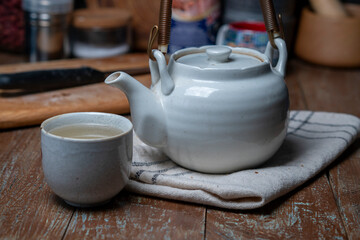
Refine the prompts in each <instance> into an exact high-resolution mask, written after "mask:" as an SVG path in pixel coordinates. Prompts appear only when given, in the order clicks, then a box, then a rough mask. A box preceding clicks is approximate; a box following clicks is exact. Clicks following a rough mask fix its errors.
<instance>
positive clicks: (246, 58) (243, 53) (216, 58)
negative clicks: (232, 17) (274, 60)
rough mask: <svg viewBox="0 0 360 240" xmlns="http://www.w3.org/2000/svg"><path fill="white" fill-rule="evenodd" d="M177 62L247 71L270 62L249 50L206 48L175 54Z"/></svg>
mask: <svg viewBox="0 0 360 240" xmlns="http://www.w3.org/2000/svg"><path fill="white" fill-rule="evenodd" d="M174 55H175V56H174V59H175V60H176V62H178V63H181V64H185V65H189V66H193V67H198V68H201V69H229V70H230V69H238V70H241V69H245V68H250V67H255V66H258V65H262V64H263V63H264V62H268V60H267V58H266V57H265V55H263V54H261V53H259V52H258V51H255V50H252V49H247V48H231V47H227V46H218V45H216V46H204V47H201V48H188V49H184V50H180V51H178V52H176V53H174Z"/></svg>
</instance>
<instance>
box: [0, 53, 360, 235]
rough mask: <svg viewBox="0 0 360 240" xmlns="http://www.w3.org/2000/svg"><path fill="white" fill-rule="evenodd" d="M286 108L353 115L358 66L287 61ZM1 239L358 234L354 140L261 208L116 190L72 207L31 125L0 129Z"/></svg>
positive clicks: (357, 110) (359, 171) (358, 150)
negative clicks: (54, 188) (53, 180)
mask: <svg viewBox="0 0 360 240" xmlns="http://www.w3.org/2000/svg"><path fill="white" fill-rule="evenodd" d="M286 81H287V84H288V87H289V91H290V97H291V109H296V110H304V109H308V110H314V111H331V112H344V113H350V114H353V115H356V116H358V117H360V107H359V106H360V69H331V68H326V67H319V66H314V65H310V64H308V63H305V62H302V61H300V60H297V59H292V60H290V61H289V64H288V72H287V77H286ZM0 238H1V239H13V238H14V239H84V238H97V239H254V238H261V239H284V238H295V239H360V140H357V141H356V142H355V143H354V144H352V146H351V147H350V148H349V149H348V150H347V151H346V152H345V153H344V154H342V155H341V156H340V157H339V158H338V159H337V160H336V161H335V162H334V163H333V164H332V165H331V166H330V167H328V168H327V169H326V170H325V171H323V172H321V173H320V174H319V175H318V176H317V177H315V178H314V179H311V180H310V181H308V182H307V183H306V184H305V185H303V186H301V187H299V188H297V189H295V190H294V191H292V192H291V193H289V194H287V195H285V196H283V197H281V198H279V199H276V200H274V201H273V202H271V203H270V204H268V205H266V206H265V207H263V208H260V209H256V210H251V211H250V210H249V211H230V210H226V209H219V208H214V207H208V206H203V205H197V204H191V203H184V202H178V201H169V200H163V199H158V198H153V197H147V196H140V195H135V194H132V193H129V192H125V191H123V192H121V193H120V194H119V195H118V196H117V197H115V199H114V200H113V201H112V202H111V203H110V204H109V205H107V206H104V207H100V208H93V209H78V208H73V207H70V206H68V205H66V204H65V203H64V202H63V201H62V200H61V199H59V198H58V197H56V196H55V195H54V194H53V193H52V192H51V191H50V189H49V187H48V186H47V184H46V183H45V181H44V175H43V172H42V169H41V154H40V132H39V127H38V126H36V127H24V128H19V129H12V130H1V132H0Z"/></svg>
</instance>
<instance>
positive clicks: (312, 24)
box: [295, 4, 360, 67]
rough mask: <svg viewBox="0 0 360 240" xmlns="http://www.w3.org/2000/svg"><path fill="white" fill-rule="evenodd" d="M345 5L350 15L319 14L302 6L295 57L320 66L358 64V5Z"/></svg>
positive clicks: (359, 63)
mask: <svg viewBox="0 0 360 240" xmlns="http://www.w3.org/2000/svg"><path fill="white" fill-rule="evenodd" d="M345 6H346V9H347V10H348V12H349V13H350V15H351V16H348V17H333V16H323V15H321V14H316V13H314V12H312V11H311V10H310V9H309V8H304V9H303V11H302V14H301V19H300V23H299V29H298V34H297V39H296V43H295V54H296V55H297V56H298V57H300V58H302V59H304V60H306V61H308V62H311V63H315V64H319V65H324V66H331V67H359V66H360V54H359V53H360V44H359V43H360V5H356V4H347V5H345Z"/></svg>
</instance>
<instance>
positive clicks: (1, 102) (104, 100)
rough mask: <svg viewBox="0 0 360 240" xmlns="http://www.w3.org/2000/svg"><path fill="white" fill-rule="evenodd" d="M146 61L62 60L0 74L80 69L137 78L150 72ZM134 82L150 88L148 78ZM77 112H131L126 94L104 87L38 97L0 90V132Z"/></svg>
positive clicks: (6, 68)
mask: <svg viewBox="0 0 360 240" xmlns="http://www.w3.org/2000/svg"><path fill="white" fill-rule="evenodd" d="M148 61H149V60H148V57H147V55H146V54H142V53H133V54H126V55H122V56H118V57H112V58H103V59H65V60H56V61H49V62H39V63H22V64H10V65H2V66H0V74H1V73H13V72H19V71H30V70H37V69H58V68H76V67H81V66H89V67H93V68H96V69H98V70H100V71H104V72H106V71H116V70H120V69H121V70H122V71H125V72H129V73H131V72H132V73H139V74H140V73H146V72H149V67H148ZM137 79H138V80H139V81H140V82H141V83H142V84H144V85H146V86H148V87H149V86H150V75H148V74H144V75H141V76H140V77H137ZM104 80H105V75H104ZM76 111H78V112H79V111H81V112H84V111H98V112H110V113H118V114H126V113H129V111H130V108H129V103H128V101H127V98H126V96H125V94H124V93H122V92H121V91H120V90H118V89H115V88H113V87H110V86H107V85H106V84H105V83H96V84H89V85H85V86H80V87H74V88H65V89H58V90H53V91H47V92H38V93H26V92H25V93H22V92H20V93H19V92H12V91H10V92H9V91H5V90H1V89H0V129H3V128H13V127H23V126H31V125H35V124H40V123H41V122H42V121H44V120H45V119H47V118H49V117H52V116H55V115H59V114H62V113H67V112H76Z"/></svg>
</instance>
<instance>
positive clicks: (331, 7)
mask: <svg viewBox="0 0 360 240" xmlns="http://www.w3.org/2000/svg"><path fill="white" fill-rule="evenodd" d="M310 4H311V7H312V8H313V10H314V12H316V13H318V14H320V15H324V16H329V17H346V16H349V13H348V12H347V11H346V9H345V8H344V6H343V4H342V3H341V1H340V0H310Z"/></svg>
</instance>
